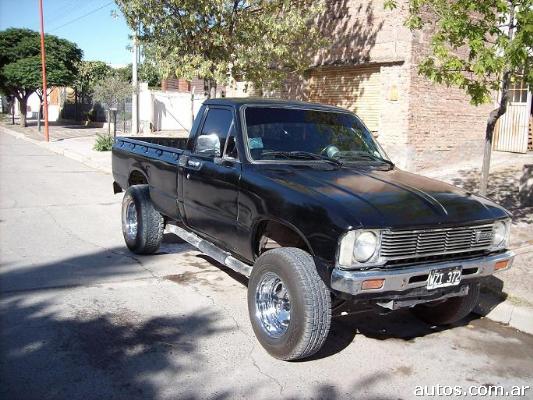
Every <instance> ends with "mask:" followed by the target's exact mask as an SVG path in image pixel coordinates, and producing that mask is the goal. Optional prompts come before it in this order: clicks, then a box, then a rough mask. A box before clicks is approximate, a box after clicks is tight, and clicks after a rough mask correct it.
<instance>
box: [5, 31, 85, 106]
mask: <svg viewBox="0 0 533 400" xmlns="http://www.w3.org/2000/svg"><path fill="white" fill-rule="evenodd" d="M40 46H41V45H40V36H39V33H37V32H34V31H31V30H29V29H18V28H10V29H7V30H5V31H1V32H0V90H2V92H4V93H8V94H13V95H15V96H17V97H20V96H23V95H25V94H27V95H29V94H31V93H32V92H34V91H35V90H37V89H38V88H41V87H42V78H41V56H40V54H41V47H40ZM45 49H46V65H47V81H48V82H47V83H48V86H50V87H51V86H67V85H70V84H71V83H73V82H74V79H75V77H76V74H77V71H78V63H79V61H80V60H81V57H82V51H81V50H80V49H79V48H78V47H77V46H76V45H75V44H74V43H72V42H69V41H68V40H65V39H60V38H58V37H57V36H53V35H46V37H45Z"/></svg>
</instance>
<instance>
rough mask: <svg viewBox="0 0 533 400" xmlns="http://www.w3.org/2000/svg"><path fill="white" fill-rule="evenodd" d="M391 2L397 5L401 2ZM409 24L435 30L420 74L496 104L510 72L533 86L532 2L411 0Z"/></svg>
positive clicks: (388, 3) (475, 99) (474, 100)
mask: <svg viewBox="0 0 533 400" xmlns="http://www.w3.org/2000/svg"><path fill="white" fill-rule="evenodd" d="M385 6H386V7H387V8H389V9H392V8H395V7H396V6H397V4H396V0H387V1H386V2H385ZM406 26H408V27H409V28H410V29H412V30H422V29H426V28H429V29H432V30H433V31H431V30H430V32H432V37H431V53H430V54H429V55H427V56H425V57H424V58H423V59H422V61H421V62H420V64H419V72H420V73H421V74H422V75H425V76H426V77H428V78H429V79H431V80H432V81H434V82H437V83H443V84H446V85H449V86H452V85H453V86H457V87H459V88H461V89H464V90H465V92H466V93H467V94H468V95H469V96H470V98H471V102H472V103H473V104H476V105H478V104H481V103H486V102H490V101H491V96H490V95H491V91H492V90H498V89H499V88H500V84H501V79H502V76H503V75H504V74H509V75H510V76H511V79H525V81H526V83H527V85H528V86H529V87H530V89H533V68H531V67H532V64H533V62H532V61H533V4H532V1H531V0H487V1H479V0H453V1H450V0H410V1H409V17H408V18H407V21H406ZM510 31H511V33H512V34H510Z"/></svg>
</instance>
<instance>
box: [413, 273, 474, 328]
mask: <svg viewBox="0 0 533 400" xmlns="http://www.w3.org/2000/svg"><path fill="white" fill-rule="evenodd" d="M478 303H479V283H471V284H469V286H468V294H467V295H466V296H461V297H452V298H450V299H448V300H445V301H441V302H433V303H427V304H419V305H417V306H416V307H415V308H413V313H414V314H415V315H416V316H417V317H418V318H420V319H421V320H422V321H424V322H427V323H428V324H431V325H450V324H453V323H454V322H457V321H460V320H461V319H463V318H464V317H466V316H467V315H468V314H470V313H471V312H472V310H473V309H474V308H475V307H476V305H477V304H478Z"/></svg>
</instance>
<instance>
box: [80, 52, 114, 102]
mask: <svg viewBox="0 0 533 400" xmlns="http://www.w3.org/2000/svg"><path fill="white" fill-rule="evenodd" d="M77 67H78V74H77V76H76V79H75V80H74V84H73V87H74V88H75V89H76V90H77V91H78V96H79V97H80V98H81V99H82V102H85V99H86V98H89V97H91V96H92V94H93V92H94V88H95V86H96V84H97V83H98V82H99V81H101V80H102V79H104V78H105V77H106V76H107V75H108V74H109V73H110V72H111V67H110V66H108V65H107V64H106V63H104V62H102V61H80V62H79V63H78V66H77Z"/></svg>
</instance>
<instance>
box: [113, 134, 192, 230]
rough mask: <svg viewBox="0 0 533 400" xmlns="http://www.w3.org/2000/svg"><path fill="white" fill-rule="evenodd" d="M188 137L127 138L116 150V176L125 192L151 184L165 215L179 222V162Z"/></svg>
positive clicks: (150, 186) (155, 202)
mask: <svg viewBox="0 0 533 400" xmlns="http://www.w3.org/2000/svg"><path fill="white" fill-rule="evenodd" d="M187 140H188V139H187V138H174V137H135V138H133V137H123V136H119V137H117V138H116V140H115V144H114V145H113V150H112V163H113V177H114V178H115V182H116V183H117V184H118V185H119V186H120V187H121V188H123V189H125V188H127V187H128V186H130V184H139V183H149V188H150V197H151V199H152V201H153V202H154V205H155V206H156V208H157V209H158V210H160V211H161V213H163V214H164V215H166V216H168V217H170V218H173V219H179V212H178V208H177V203H176V195H177V170H178V160H179V157H180V155H181V154H182V153H183V151H184V150H185V148H186V146H187Z"/></svg>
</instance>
